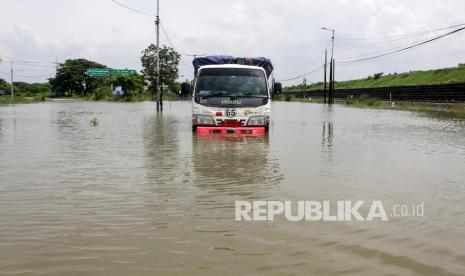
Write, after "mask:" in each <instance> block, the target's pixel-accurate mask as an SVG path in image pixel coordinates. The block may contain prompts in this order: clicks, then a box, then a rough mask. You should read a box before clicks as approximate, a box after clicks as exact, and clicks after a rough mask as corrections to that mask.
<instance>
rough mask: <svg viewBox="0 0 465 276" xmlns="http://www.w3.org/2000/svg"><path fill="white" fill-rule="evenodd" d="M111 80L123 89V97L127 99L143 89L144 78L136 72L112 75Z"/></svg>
mask: <svg viewBox="0 0 465 276" xmlns="http://www.w3.org/2000/svg"><path fill="white" fill-rule="evenodd" d="M111 82H112V83H113V85H114V86H121V87H123V89H124V90H125V94H124V96H123V97H125V98H126V99H127V100H129V99H131V98H132V97H133V96H137V95H138V94H139V93H140V92H142V91H143V90H144V79H143V77H142V76H141V75H138V74H134V75H128V76H125V75H119V76H113V77H112V79H111Z"/></svg>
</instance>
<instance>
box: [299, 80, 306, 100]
mask: <svg viewBox="0 0 465 276" xmlns="http://www.w3.org/2000/svg"><path fill="white" fill-rule="evenodd" d="M306 86H307V79H306V78H305V77H304V79H303V80H302V97H301V98H300V101H303V100H304V99H305V88H306Z"/></svg>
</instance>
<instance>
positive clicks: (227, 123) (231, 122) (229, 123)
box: [217, 119, 245, 127]
mask: <svg viewBox="0 0 465 276" xmlns="http://www.w3.org/2000/svg"><path fill="white" fill-rule="evenodd" d="M217 123H218V125H219V126H221V127H241V126H244V125H245V120H240V121H238V120H235V119H224V120H221V119H218V120H217Z"/></svg>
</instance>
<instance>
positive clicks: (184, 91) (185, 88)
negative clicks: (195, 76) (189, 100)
mask: <svg viewBox="0 0 465 276" xmlns="http://www.w3.org/2000/svg"><path fill="white" fill-rule="evenodd" d="M190 92H191V84H190V83H188V82H183V83H181V95H188V94H189V93H190Z"/></svg>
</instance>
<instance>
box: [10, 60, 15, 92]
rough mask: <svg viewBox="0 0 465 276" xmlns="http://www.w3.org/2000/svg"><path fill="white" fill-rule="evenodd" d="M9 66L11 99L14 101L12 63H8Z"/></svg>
mask: <svg viewBox="0 0 465 276" xmlns="http://www.w3.org/2000/svg"><path fill="white" fill-rule="evenodd" d="M10 66H11V75H10V77H11V98H12V99H14V98H15V89H14V87H13V61H11V62H10Z"/></svg>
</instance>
